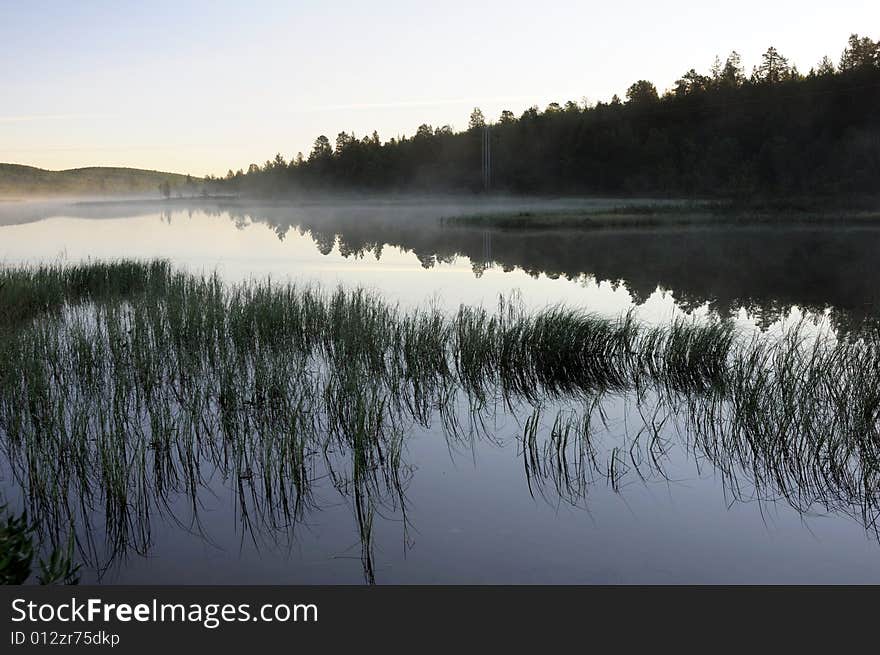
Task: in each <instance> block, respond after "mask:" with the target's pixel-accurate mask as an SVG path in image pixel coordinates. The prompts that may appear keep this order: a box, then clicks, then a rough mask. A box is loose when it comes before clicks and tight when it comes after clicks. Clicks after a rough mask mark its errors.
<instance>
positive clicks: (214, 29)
mask: <svg viewBox="0 0 880 655" xmlns="http://www.w3.org/2000/svg"><path fill="white" fill-rule="evenodd" d="M852 32H858V33H860V34H862V35H864V36H870V37H872V38H875V39H876V38H878V37H880V1H878V0H840V1H838V2H836V3H830V2H827V1H825V2H816V1H813V0H800V1H795V0H785V1H774V2H768V1H767V0H761V1H758V0H741V1H740V2H738V3H713V2H706V1H705V0H703V1H694V0H691V1H688V2H684V1H682V0H666V1H664V2H647V1H645V0H639V1H636V0H615V1H613V2H601V3H599V2H586V1H583V0H581V1H580V2H577V1H572V2H556V1H553V0H545V1H544V2H516V1H513V0H508V1H506V2H495V1H480V2H477V1H471V2H458V1H457V0H451V1H447V2H433V3H427V2H424V3H415V2H399V1H396V0H394V1H390V0H385V1H383V0H372V1H371V2H357V3H355V2H334V1H331V0H324V1H323V2H292V1H290V2H274V1H273V2H268V1H265V2H264V1H259V0H247V1H245V2H242V1H241V0H239V1H238V2H225V1H214V2H183V1H180V2H143V1H142V0H140V1H137V2H126V1H125V0H116V1H115V2H97V1H88V0H78V1H76V2H71V1H67V0H57V1H56V2H44V1H37V0H28V1H21V2H19V1H17V0H0V61H2V66H0V162H15V163H22V164H30V165H33V166H40V167H43V168H51V169H61V168H73V167H79V166H98V165H105V166H134V167H138V168H151V169H160V170H169V171H176V172H183V173H192V174H194V175H204V174H206V173H212V174H223V173H225V172H226V170H227V169H229V168H233V169H237V168H245V169H246V168H247V166H248V164H249V163H251V162H258V163H260V162H263V161H265V160H266V159H269V158H271V157H272V156H274V154H275V153H276V152H278V151H280V152H281V153H282V154H283V155H284V156H285V157H286V158H288V159H289V158H290V157H291V156H292V155H294V154H295V153H296V152H297V151H299V150H301V151H303V152H304V153H306V154H307V153H308V151H309V149H310V147H311V143H312V142H313V141H314V139H315V137H316V136H318V135H319V134H326V135H327V136H328V137H330V139H331V141H332V140H334V139H335V136H336V134H337V133H338V132H340V131H342V130H345V131H347V132H354V133H355V134H357V135H358V136H363V135H364V134H369V133H371V132H372V131H373V130H374V129H375V130H377V131H378V132H379V135H380V137H381V138H382V140H383V141H384V140H387V139H389V138H390V137H392V136H396V135H399V134H408V135H411V134H413V133H414V132H415V130H416V128H417V127H418V126H419V124H421V123H429V124H432V125H435V126H436V125H444V124H450V125H452V126H453V127H454V128H456V129H462V128H464V127H465V126H466V124H467V119H468V114H469V113H470V110H471V109H472V108H473V107H474V106H479V107H481V108H482V109H483V111H484V113H485V114H486V115H487V116H488V117H489V118H492V119H494V118H497V116H498V114H499V113H500V112H501V110H502V109H511V110H513V111H514V112H515V113H516V114H517V115H519V114H520V113H521V112H522V111H523V110H524V109H525V108H527V107H528V106H530V105H533V104H537V105H539V106H540V107H542V108H543V107H545V106H546V105H547V104H548V103H549V102H553V101H556V102H560V103H564V102H565V101H566V100H577V101H581V100H582V99H583V98H585V97H586V98H587V99H588V100H590V101H591V102H595V101H596V100H608V99H609V98H610V97H611V96H612V95H613V94H614V93H617V94H620V95H621V96H623V94H624V92H625V90H626V88H627V87H628V86H629V84H630V83H632V82H633V81H635V80H637V79H640V78H644V79H649V80H651V81H652V82H654V83H655V84H656V85H657V87H658V88H659V89H660V90H661V91H662V90H663V89H665V88H668V87H670V86H672V85H673V83H674V81H675V80H676V78H678V77H679V76H680V75H681V73H683V72H685V71H686V70H687V69H689V68H691V67H694V68H696V69H697V70H698V71H702V72H706V71H708V69H709V68H710V66H711V64H712V61H713V59H714V57H715V55H719V56H721V58H722V59H724V57H725V56H726V55H727V53H728V52H729V51H730V50H733V49H735V50H737V51H739V53H740V54H741V55H742V56H743V60H744V63H745V65H746V69H747V71H750V70H751V67H752V66H753V65H754V64H755V63H757V61H758V59H759V57H760V54H761V52H763V51H764V50H765V49H766V48H767V46H769V45H771V44H772V45H775V46H776V48H777V49H778V50H779V51H780V52H781V53H782V54H783V55H785V56H787V57H788V58H789V60H790V61H791V62H792V63H794V64H796V65H797V66H798V68H799V69H800V70H801V71H802V72H806V71H807V70H809V68H810V67H811V66H813V65H815V64H816V63H817V62H818V61H819V60H820V59H821V58H822V56H823V55H826V54H827V55H829V56H830V57H831V58H832V59H833V60H834V61H835V62H837V60H838V58H839V55H840V52H841V50H842V49H843V47H844V45H845V43H846V39H847V37H848V36H849V34H850V33H852Z"/></svg>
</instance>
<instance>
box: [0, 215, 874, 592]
mask: <svg viewBox="0 0 880 655" xmlns="http://www.w3.org/2000/svg"><path fill="white" fill-rule="evenodd" d="M555 206H556V207H561V206H565V205H564V203H557V204H556V205H555ZM508 208H509V207H508ZM475 209H485V207H482V206H474V207H468V206H462V205H453V204H442V203H440V204H433V205H428V204H405V203H402V202H397V203H370V204H365V205H360V206H354V205H351V204H340V205H339V206H328V205H323V206H302V207H262V208H261V207H252V208H247V209H242V208H232V209H221V208H211V209H209V210H205V209H198V208H185V207H181V208H177V209H171V210H165V211H157V209H156V206H155V205H148V204H145V205H116V206H82V205H79V206H64V207H51V206H39V207H36V206H31V207H28V208H24V207H21V208H18V209H16V208H10V207H9V206H7V207H4V208H3V213H2V214H0V261H2V262H5V263H19V262H45V261H77V260H82V259H87V258H100V259H104V258H121V257H135V258H152V257H165V258H169V259H171V260H173V261H174V262H175V263H177V264H178V265H180V266H181V267H186V268H188V269H190V270H193V271H204V270H219V271H220V272H221V273H222V274H223V276H224V277H226V278H228V279H230V280H242V279H248V278H254V277H264V276H267V275H271V276H272V277H274V278H277V279H290V280H296V281H308V282H317V283H320V284H322V285H325V286H335V285H337V284H342V285H346V286H364V287H369V288H371V289H375V290H377V291H379V292H380V293H381V294H382V295H383V296H384V297H385V298H387V299H388V300H391V301H396V302H399V303H400V304H401V305H403V306H407V307H410V306H420V305H425V304H428V303H434V304H437V305H439V306H441V307H445V308H455V307H457V306H458V305H459V304H460V303H468V304H484V305H494V304H495V303H496V302H497V300H498V297H499V295H505V296H507V295H510V294H513V293H515V294H517V295H519V296H520V297H521V298H522V301H523V302H524V303H526V304H527V305H528V306H529V307H534V308H540V307H544V306H547V305H553V304H559V303H564V304H566V305H570V306H577V307H582V308H586V309H588V310H591V311H595V312H597V313H601V314H604V315H610V316H616V315H619V314H621V313H623V312H626V311H629V310H634V311H635V312H636V313H637V314H638V315H639V316H640V317H641V318H642V319H644V320H646V321H650V322H663V321H667V320H669V319H670V318H671V317H673V316H676V315H691V316H694V317H696V318H702V317H706V316H709V315H713V314H714V315H721V316H725V317H731V318H733V319H734V320H736V321H737V323H738V324H739V325H740V326H741V328H742V329H743V330H744V331H752V330H758V331H763V332H766V333H768V334H771V335H772V334H773V333H775V332H778V331H780V330H782V329H784V328H785V326H786V325H791V324H793V323H795V322H798V321H800V320H803V319H806V320H807V321H808V322H810V324H814V325H816V326H817V327H816V329H834V330H836V331H837V332H838V333H840V334H843V333H852V332H857V331H858V330H859V329H861V326H862V325H863V324H864V323H865V321H870V320H871V319H872V318H873V317H875V316H876V315H877V312H878V307H880V292H878V289H880V286H878V280H877V277H878V273H877V270H876V265H875V258H876V253H877V252H878V251H880V230H873V229H867V228H842V229H835V230H833V231H832V230H830V229H828V228H810V227H795V228H789V229H779V228H738V229H734V228H729V227H728V228H713V229H710V228H699V229H696V228H693V229H674V230H673V229H665V230H664V229H653V230H638V231H636V230H602V231H593V232H585V231H552V232H538V231H535V232H530V231H527V232H522V231H519V232H514V231H497V230H482V229H481V230H471V229H465V228H461V227H451V226H446V225H444V224H443V222H442V220H440V219H442V218H443V217H449V216H453V215H456V214H459V213H470V212H473V211H474V210H475ZM573 409H575V410H577V408H573ZM603 409H604V410H605V412H606V415H607V416H606V420H605V424H604V425H603V430H602V434H601V435H600V437H599V438H598V440H597V444H598V445H599V450H600V452H599V454H598V457H597V459H598V461H599V462H600V465H599V466H598V467H596V470H593V471H592V473H590V474H589V475H584V476H582V478H579V479H578V480H577V484H573V483H572V482H571V481H569V484H568V485H563V486H562V487H560V486H558V485H557V484H556V481H554V480H552V475H551V476H548V477H547V478H546V479H544V480H543V481H542V480H539V479H535V478H534V476H532V475H527V474H526V471H525V470H524V465H523V456H522V434H523V421H524V418H525V416H524V415H522V414H521V413H517V412H513V413H511V412H503V411H499V412H497V413H494V414H493V415H492V416H491V418H490V420H489V423H488V425H487V426H486V428H485V430H483V431H482V432H481V433H480V434H479V435H478V436H477V437H475V438H473V439H470V440H468V441H467V442H450V441H448V440H447V439H446V438H445V436H444V433H443V430H442V426H441V425H440V422H439V420H438V421H436V422H435V424H432V425H431V427H430V428H428V429H422V428H418V429H417V428H413V429H412V431H411V433H410V434H408V436H407V441H406V445H405V452H404V460H405V473H406V475H405V480H404V484H403V487H402V489H401V492H402V494H401V495H398V496H395V495H394V494H388V495H387V496H385V497H381V495H380V496H377V497H376V498H375V499H372V501H373V502H374V506H375V508H376V512H375V515H374V518H373V524H372V530H371V534H370V539H371V541H370V543H369V545H368V546H367V547H364V545H363V539H362V531H359V529H358V522H357V519H356V513H357V512H356V509H357V508H356V506H355V501H354V500H353V498H352V497H351V496H350V495H349V494H346V493H344V492H341V491H340V490H339V489H337V488H334V487H333V486H332V485H330V484H325V485H323V486H322V485H320V484H318V485H316V503H315V507H314V508H312V509H310V510H309V511H308V512H306V514H305V515H304V516H303V517H302V520H300V521H296V522H295V523H292V524H289V525H284V526H278V525H270V524H269V522H268V521H265V520H261V516H260V514H259V511H257V510H254V509H253V508H254V507H257V506H259V503H256V505H254V506H253V507H252V512H254V513H252V514H249V515H247V516H245V515H243V513H242V508H243V506H242V504H241V498H242V492H241V489H240V484H239V481H230V480H224V479H220V478H219V477H217V478H214V479H211V480H208V481H207V482H206V484H205V488H204V493H203V494H201V495H200V497H199V506H198V510H197V511H195V512H194V511H193V509H192V507H191V505H190V504H189V503H188V502H187V501H186V499H179V502H177V503H172V505H171V506H170V507H168V508H165V509H163V511H161V512H155V513H154V514H153V515H151V517H150V520H149V530H150V537H149V547H148V548H147V549H146V552H143V553H136V552H115V553H113V552H109V551H104V552H103V560H104V561H102V562H100V564H102V565H103V566H102V569H101V570H99V569H98V568H96V567H90V568H88V570H87V572H86V575H85V578H84V581H93V580H100V581H101V582H105V583H179V582H189V583H245V582H248V583H301V582H302V583H305V582H310V583H358V582H363V581H364V580H365V579H369V578H370V576H371V575H372V576H373V577H374V578H375V581H376V582H378V583H409V582H437V583H440V582H462V583H468V582H471V583H490V582H494V583H640V582H641V583H655V582H656V583H701V582H729V583H746V582H854V583H858V582H880V543H878V539H877V536H876V535H875V534H873V533H870V532H867V531H866V530H865V527H864V521H865V519H864V517H862V516H860V515H859V513H858V512H857V511H854V510H848V509H847V508H845V507H844V508H841V507H838V508H837V509H835V510H833V511H830V510H826V509H825V507H824V506H823V503H822V502H820V501H819V499H816V502H815V503H813V504H812V505H811V506H810V507H809V508H808V511H806V512H804V511H796V510H795V509H793V508H792V507H791V506H790V504H789V503H788V502H786V501H785V500H784V499H778V498H777V497H776V495H777V494H775V493H774V490H773V489H772V488H767V487H766V486H765V485H759V486H758V487H756V486H755V484H754V475H753V472H751V471H741V470H733V471H728V472H727V473H726V474H722V473H721V472H720V471H719V470H717V469H716V467H715V466H714V465H713V462H712V461H711V460H710V459H709V458H708V457H707V456H706V454H705V453H701V452H700V451H699V449H697V448H694V447H693V446H692V444H690V442H689V439H688V436H687V434H686V433H683V432H682V431H681V430H680V429H675V428H674V427H673V426H672V425H671V424H670V425H668V426H666V427H664V429H663V436H664V439H665V444H666V447H665V456H664V457H663V458H661V459H662V461H663V464H662V467H660V468H657V467H654V466H647V465H643V466H639V465H638V462H639V461H641V462H644V458H643V459H641V460H640V459H639V458H638V456H633V457H631V456H630V454H627V458H628V459H627V463H626V464H627V465H626V466H625V467H624V469H625V470H624V472H623V474H622V476H621V477H620V478H619V479H618V480H617V481H616V482H615V483H614V484H612V483H611V482H610V481H609V480H608V479H607V476H606V475H603V474H602V473H603V466H604V462H605V461H607V459H608V454H609V453H611V452H613V451H614V449H615V448H617V449H619V450H620V451H621V452H627V453H630V446H631V445H632V444H633V443H634V441H635V440H636V439H637V436H638V432H639V427H640V426H641V425H642V424H643V421H642V419H640V418H639V414H638V412H637V409H636V407H635V402H634V400H633V399H632V398H626V397H620V398H612V399H608V400H607V401H606V403H605V404H604V406H603ZM552 416H553V414H552V413H550V412H547V413H546V418H545V419H544V420H543V423H542V427H543V428H547V427H548V425H547V423H550V422H552ZM2 471H3V476H4V477H3V479H2V485H3V489H4V491H5V495H6V497H7V498H9V499H10V500H11V501H12V502H13V504H16V503H20V502H21V499H20V493H19V488H18V486H17V485H16V483H15V481H14V480H13V479H12V478H11V476H10V474H9V469H8V466H5V465H4V467H3V469H2ZM732 483H735V484H732ZM734 489H735V490H736V491H735V492H734ZM402 507H403V508H405V511H403V510H402ZM801 509H802V510H803V508H801ZM869 518H873V517H869ZM98 524H99V523H97V522H96V525H98ZM98 531H100V530H98ZM94 538H95V539H96V540H97V542H100V541H101V535H100V534H98V535H96V536H94ZM97 563H98V562H96V564H97ZM370 571H372V573H371V574H370V573H369V572H370Z"/></svg>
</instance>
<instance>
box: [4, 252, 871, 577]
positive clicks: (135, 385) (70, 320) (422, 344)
mask: <svg viewBox="0 0 880 655" xmlns="http://www.w3.org/2000/svg"><path fill="white" fill-rule="evenodd" d="M878 382H880V338H878V336H877V335H876V334H866V335H864V337H863V338H861V339H851V340H847V341H837V340H835V339H833V338H830V337H820V338H815V339H806V337H805V336H804V334H803V332H802V331H801V330H798V329H794V330H792V331H790V332H789V333H788V334H787V335H786V336H785V337H784V338H783V339H781V340H779V341H773V342H769V341H767V340H764V339H759V338H756V337H750V336H748V335H741V334H737V332H736V331H735V330H734V328H733V327H732V325H731V324H729V323H724V322H712V321H709V322H705V323H695V322H688V321H683V320H678V321H675V322H672V323H670V324H669V325H666V326H661V327H651V326H646V325H643V324H640V323H639V322H637V321H636V320H635V319H634V318H633V317H632V316H630V315H627V316H623V317H621V318H619V319H606V318H600V317H597V316H595V315H591V314H589V313H585V312H582V311H578V310H574V309H569V308H564V307H552V308H548V309H546V310H544V311H540V312H537V313H530V312H527V311H525V310H524V309H523V308H522V307H521V306H519V305H518V304H516V303H515V302H510V301H509V300H506V299H502V300H501V301H500V303H499V306H498V308H496V309H493V310H490V309H485V308H475V307H466V306H462V307H461V308H460V309H459V310H458V311H457V312H454V313H453V314H451V315H450V314H446V313H443V312H441V311H439V310H437V309H433V308H424V309H419V310H412V311H402V310H400V309H399V308H398V307H397V306H395V305H392V304H389V303H387V302H385V301H383V300H382V299H381V298H379V297H377V296H376V295H374V294H371V293H369V292H367V291H364V290H344V289H341V288H340V289H336V290H332V291H326V290H322V289H320V288H317V287H312V286H297V285H294V284H279V283H276V282H273V281H270V280H266V281H253V282H249V283H244V284H238V285H228V284H225V283H224V282H222V281H221V279H220V278H219V277H218V276H217V275H204V276H203V275H191V274H188V273H184V272H180V271H176V270H174V269H173V268H172V267H171V266H169V265H168V264H167V263H165V262H161V261H157V262H132V261H120V262H108V263H89V264H82V265H70V266H61V265H54V266H41V267H23V268H5V269H0V438H2V447H3V448H4V450H5V453H6V458H7V462H8V466H9V467H10V468H11V470H12V471H13V474H14V476H15V479H16V480H17V481H18V483H19V484H20V485H21V487H22V490H23V493H24V497H25V498H26V502H27V505H28V508H27V509H28V510H29V513H30V515H31V516H34V517H40V525H41V526H42V529H43V530H44V532H45V534H46V536H47V538H49V539H51V540H52V541H53V543H62V541H63V539H64V538H65V535H66V534H67V533H68V532H69V526H70V525H71V524H75V525H77V526H79V527H78V529H77V530H76V531H75V532H76V537H77V539H78V545H79V547H80V552H81V553H82V555H83V557H86V558H89V559H91V560H96V559H97V558H98V553H99V551H101V550H102V544H99V543H97V542H96V541H95V540H96V539H97V535H99V534H105V535H106V540H107V542H106V544H104V546H106V547H109V552H111V553H125V552H128V551H132V550H133V551H135V552H146V551H147V550H148V549H149V546H150V543H151V529H150V521H151V517H152V516H154V515H156V514H160V515H171V514H173V509H172V508H173V507H174V506H175V503H176V502H178V500H179V499H180V498H185V499H188V500H187V503H188V505H189V506H190V507H191V508H192V511H193V513H197V509H198V505H199V493H200V491H201V490H204V489H205V488H206V487H208V486H210V484H211V481H212V480H213V479H214V478H215V476H217V475H220V476H222V477H223V479H225V480H227V481H230V482H231V484H232V485H233V486H234V487H235V488H236V490H237V496H238V500H239V507H240V516H241V518H242V521H243V523H244V524H245V525H246V526H248V528H249V529H250V530H251V533H252V535H254V536H255V538H256V535H257V534H259V533H261V532H262V531H265V530H270V531H271V530H291V529H293V527H295V526H296V525H297V524H298V523H299V522H300V520H301V519H302V518H303V516H304V515H305V513H306V512H308V511H310V510H312V509H314V508H316V507H317V506H318V502H319V501H318V500H317V498H316V497H315V494H314V493H313V492H314V487H315V485H316V484H318V483H325V482H327V481H329V483H330V484H332V485H333V487H334V488H335V489H336V490H338V491H339V492H340V493H341V494H342V495H343V497H345V498H346V499H348V500H349V502H350V503H351V505H352V509H353V513H354V515H355V518H356V522H357V528H358V533H359V535H360V537H361V543H362V545H363V561H364V571H365V576H366V577H367V579H368V580H371V579H372V576H373V575H374V574H373V567H372V559H371V557H372V549H371V546H370V544H371V530H372V523H373V517H374V514H375V513H376V512H378V511H381V510H382V509H383V508H389V507H390V508H393V509H394V510H395V511H399V512H402V513H403V515H404V517H405V516H406V510H407V502H406V494H405V491H406V486H407V483H408V480H409V477H410V474H411V471H410V469H409V467H408V466H407V464H406V460H405V451H406V437H407V435H408V434H410V433H411V432H412V431H413V430H416V429H420V428H428V427H430V426H432V425H433V421H434V418H435V417H439V418H440V426H441V429H442V430H443V431H444V433H445V434H446V436H447V438H449V439H467V438H470V436H472V435H473V434H474V433H480V432H481V431H482V432H488V431H490V430H489V429H488V428H486V426H485V424H484V420H485V418H486V417H487V416H488V415H490V414H491V413H493V412H495V411H496V409H497V408H498V407H501V408H504V409H505V411H512V412H514V413H515V414H518V415H525V416H527V417H528V418H527V420H526V422H525V426H524V429H523V434H522V436H521V445H522V455H523V465H524V470H525V473H526V477H527V481H528V484H529V485H530V488H531V489H532V490H533V491H534V492H540V493H545V492H546V491H547V490H548V489H551V488H552V489H553V490H554V493H555V494H556V495H557V496H561V497H564V498H567V499H568V500H570V501H571V502H578V501H579V500H580V499H583V498H584V496H585V494H586V489H587V488H588V486H589V484H590V483H591V481H592V480H593V479H594V478H595V477H605V478H607V479H609V480H610V481H611V484H612V486H614V487H615V488H617V487H618V486H619V484H620V481H621V479H622V478H623V476H624V475H625V473H626V472H627V471H635V472H637V473H638V474H639V475H643V473H644V472H645V471H653V472H655V473H660V474H662V471H663V459H664V452H665V448H666V445H665V444H666V441H667V439H668V434H669V427H670V426H671V425H673V424H675V425H677V426H678V427H679V430H680V432H681V434H682V436H683V437H684V439H685V440H686V442H687V443H688V444H689V446H690V447H692V448H695V449H699V450H700V452H702V453H703V454H704V455H705V456H706V457H707V458H708V459H709V460H710V461H711V462H713V463H714V465H715V466H716V467H717V469H718V470H720V471H721V472H722V473H723V474H724V475H725V476H726V477H727V481H728V484H729V486H730V487H731V488H732V489H734V490H735V489H736V488H737V484H738V481H739V479H740V478H741V476H742V475H743V474H745V475H747V476H748V477H749V479H750V484H751V485H752V486H754V487H755V488H758V489H761V490H763V493H766V495H767V496H771V495H773V494H775V495H781V496H783V497H784V498H786V499H787V500H788V501H789V502H791V504H792V505H793V506H795V507H797V508H799V509H802V510H806V509H809V508H810V507H812V506H813V505H815V504H816V503H821V504H823V505H824V506H826V507H828V508H829V509H834V510H839V511H844V512H848V513H851V514H856V515H858V516H859V518H860V520H862V521H863V523H864V524H865V525H866V526H867V527H871V528H873V526H874V517H875V515H876V511H877V507H878V503H877V501H878V497H877V488H878V487H877V485H878V482H880V438H878V436H880V435H878V421H880V384H878ZM620 395H627V396H631V397H633V398H635V405H636V408H637V409H638V412H639V413H640V415H641V418H642V426H641V428H640V429H639V430H638V433H637V435H636V437H635V438H634V439H633V441H632V442H631V443H629V444H616V445H615V446H614V447H613V448H612V450H611V453H610V455H609V456H608V457H607V460H606V461H604V462H603V461H602V460H601V458H600V456H599V455H598V449H597V447H596V445H595V434H596V433H597V431H598V430H599V429H600V427H601V426H600V425H598V424H597V421H599V422H601V421H603V420H604V417H603V407H604V403H605V401H606V400H607V399H608V398H610V397H618V396H620ZM562 406H567V407H568V409H563V410H562V411H557V412H556V413H555V419H553V420H552V421H550V422H549V423H548V424H545V423H542V421H541V415H542V412H544V411H550V409H552V408H554V407H556V408H559V407H562ZM462 408H466V409H465V410H464V413H465V414H467V415H468V416H469V419H470V420H469V423H468V424H467V425H466V424H465V423H463V422H462V420H461V419H462V416H463V414H462ZM548 485H550V486H549V487H548Z"/></svg>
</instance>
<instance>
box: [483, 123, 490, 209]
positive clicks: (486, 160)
mask: <svg viewBox="0 0 880 655" xmlns="http://www.w3.org/2000/svg"><path fill="white" fill-rule="evenodd" d="M482 156H483V162H482V167H483V191H485V192H487V193H488V191H489V189H490V188H491V187H492V128H491V127H490V126H489V125H488V124H486V125H484V126H483V147H482Z"/></svg>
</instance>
